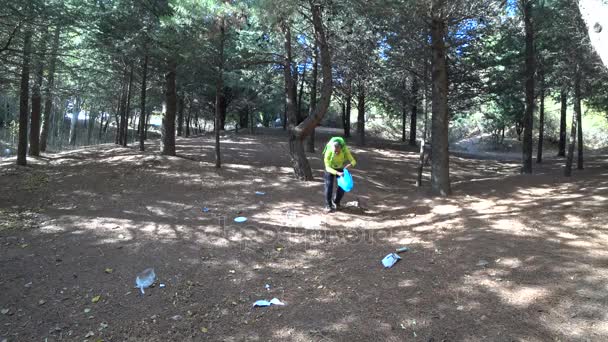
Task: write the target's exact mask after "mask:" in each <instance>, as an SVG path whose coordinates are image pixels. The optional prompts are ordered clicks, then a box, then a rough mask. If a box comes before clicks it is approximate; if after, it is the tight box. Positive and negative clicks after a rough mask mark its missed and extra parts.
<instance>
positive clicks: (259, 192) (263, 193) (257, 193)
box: [255, 191, 266, 196]
mask: <svg viewBox="0 0 608 342" xmlns="http://www.w3.org/2000/svg"><path fill="white" fill-rule="evenodd" d="M255 194H256V195H258V196H263V195H266V193H265V192H264V191H256V192H255Z"/></svg>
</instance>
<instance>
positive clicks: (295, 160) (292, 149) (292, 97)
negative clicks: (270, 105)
mask: <svg viewBox="0 0 608 342" xmlns="http://www.w3.org/2000/svg"><path fill="white" fill-rule="evenodd" d="M281 30H282V31H283V38H284V40H283V45H284V47H285V60H284V62H283V76H284V79H285V103H286V107H287V111H286V112H287V121H288V122H287V127H288V133H289V154H290V157H291V161H292V165H293V169H294V174H295V176H296V178H298V179H308V177H310V178H312V170H311V169H310V165H308V160H307V159H306V154H305V153H304V146H303V144H302V142H301V141H299V140H298V137H297V135H296V130H295V129H296V126H297V125H298V114H297V108H296V101H297V97H296V89H295V86H294V83H295V82H294V79H293V75H292V71H291V69H292V67H291V65H292V55H291V49H292V47H291V23H288V22H285V21H284V22H282V23H281ZM308 170H310V175H307V171H308Z"/></svg>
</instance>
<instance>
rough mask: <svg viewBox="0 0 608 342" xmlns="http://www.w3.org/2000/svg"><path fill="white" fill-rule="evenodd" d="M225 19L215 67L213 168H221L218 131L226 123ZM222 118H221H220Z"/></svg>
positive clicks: (223, 19) (222, 21)
mask: <svg viewBox="0 0 608 342" xmlns="http://www.w3.org/2000/svg"><path fill="white" fill-rule="evenodd" d="M225 29H226V27H225V18H224V17H222V18H221V19H220V22H219V30H220V36H219V39H220V40H219V49H218V52H219V56H218V66H217V84H216V88H215V127H214V128H215V167H216V168H218V169H219V168H221V167H222V160H221V150H220V130H223V129H224V123H225V121H226V108H225V105H226V99H225V98H224V38H225ZM222 116H223V118H222Z"/></svg>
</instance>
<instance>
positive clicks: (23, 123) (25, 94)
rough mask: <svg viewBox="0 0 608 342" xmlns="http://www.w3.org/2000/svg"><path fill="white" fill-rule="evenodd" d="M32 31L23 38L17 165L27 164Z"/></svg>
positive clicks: (27, 31)
mask: <svg viewBox="0 0 608 342" xmlns="http://www.w3.org/2000/svg"><path fill="white" fill-rule="evenodd" d="M31 48H32V31H31V29H29V28H28V29H26V31H25V35H24V37H23V58H22V63H21V87H20V90H19V143H18V145H17V165H22V166H25V165H26V164H27V156H26V154H27V124H28V114H29V108H28V107H29V106H28V105H29V103H28V101H29V98H30V94H29V93H30V84H29V82H30V57H31V51H30V50H31Z"/></svg>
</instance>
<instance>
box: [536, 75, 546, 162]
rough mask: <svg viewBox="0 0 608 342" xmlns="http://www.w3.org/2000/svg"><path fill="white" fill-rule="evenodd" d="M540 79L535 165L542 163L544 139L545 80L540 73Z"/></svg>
mask: <svg viewBox="0 0 608 342" xmlns="http://www.w3.org/2000/svg"><path fill="white" fill-rule="evenodd" d="M540 77H541V79H540V82H541V83H540V112H539V123H538V126H539V127H538V151H537V155H536V162H537V163H542V161H543V140H544V138H545V137H544V133H545V82H544V81H545V80H544V78H543V74H542V73H541V76H540Z"/></svg>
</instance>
